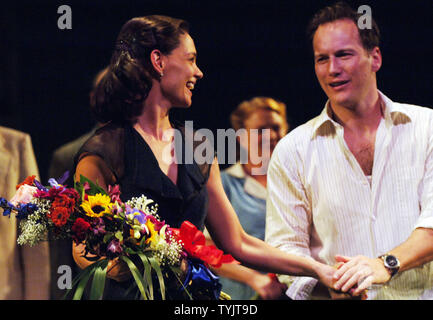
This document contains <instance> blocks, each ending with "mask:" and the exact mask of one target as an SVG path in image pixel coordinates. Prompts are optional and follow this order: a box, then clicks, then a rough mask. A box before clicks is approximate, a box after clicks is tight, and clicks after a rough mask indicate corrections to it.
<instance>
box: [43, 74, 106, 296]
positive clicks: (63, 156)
mask: <svg viewBox="0 0 433 320" xmlns="http://www.w3.org/2000/svg"><path fill="white" fill-rule="evenodd" d="M106 72H107V68H104V69H102V70H101V71H99V72H98V73H97V75H96V76H95V78H94V80H93V84H92V90H91V91H90V94H89V98H90V104H92V101H93V94H94V90H95V88H96V86H97V85H98V83H99V81H100V80H101V79H102V77H103V76H104V75H105V73H106ZM99 126H100V125H99V124H96V125H95V126H94V127H93V128H92V129H91V130H90V131H89V132H87V133H85V134H83V135H81V136H80V137H78V138H77V139H75V140H73V141H71V142H68V143H66V144H64V145H62V146H60V147H59V148H57V149H56V150H55V151H54V152H53V155H52V159H51V164H50V167H49V169H48V170H49V171H48V177H49V178H55V179H58V178H59V177H61V176H62V175H63V174H64V173H65V172H66V171H69V172H70V176H71V177H70V178H69V179H68V182H67V185H69V186H72V185H73V180H72V169H73V165H74V157H75V154H76V153H77V151H78V150H79V149H80V148H81V146H82V145H83V144H84V142H86V141H87V139H89V138H90V137H91V136H92V135H93V133H94V132H95V131H96V129H97V128H98V127H99ZM71 246H72V242H71V240H68V239H65V240H56V241H50V253H51V255H50V260H51V262H50V263H51V279H52V280H51V293H50V294H51V299H55V300H58V299H62V298H63V296H64V295H65V293H66V292H65V290H62V289H59V288H58V286H57V279H58V277H59V276H60V275H59V274H58V273H57V270H58V268H59V266H61V265H67V266H70V267H71V268H72V271H73V272H72V276H73V278H74V277H75V275H76V271H77V270H76V265H75V262H74V260H73V258H72V252H71Z"/></svg>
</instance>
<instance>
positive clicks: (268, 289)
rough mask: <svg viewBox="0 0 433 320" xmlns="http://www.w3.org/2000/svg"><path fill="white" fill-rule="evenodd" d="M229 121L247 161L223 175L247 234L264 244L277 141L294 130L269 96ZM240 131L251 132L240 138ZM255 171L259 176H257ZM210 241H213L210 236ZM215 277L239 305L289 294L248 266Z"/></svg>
mask: <svg viewBox="0 0 433 320" xmlns="http://www.w3.org/2000/svg"><path fill="white" fill-rule="evenodd" d="M230 122H231V126H232V128H233V129H235V131H236V132H239V136H238V142H239V145H240V148H241V149H242V150H241V153H242V152H244V154H245V153H246V154H247V156H248V157H247V158H246V159H247V161H246V162H244V161H241V159H239V160H238V161H237V163H236V164H234V165H232V166H231V167H229V168H227V169H225V170H224V171H222V172H221V180H222V184H223V187H224V191H225V193H226V195H227V197H228V199H229V200H230V203H231V204H232V206H233V209H234V210H235V212H236V214H237V216H238V218H239V221H240V223H241V225H242V227H243V228H244V230H245V231H246V232H247V233H248V234H250V235H251V236H254V237H256V238H259V239H261V240H264V238H265V222H266V193H267V191H266V178H267V174H266V171H267V164H268V162H269V158H270V156H271V154H272V151H273V150H274V148H275V146H276V144H277V142H278V141H279V140H280V139H281V138H282V137H283V136H285V135H286V134H287V132H288V130H289V124H288V122H287V115H286V105H285V104H284V103H282V102H280V101H277V100H275V99H273V98H270V97H254V98H252V99H250V100H248V101H243V102H242V103H241V104H239V106H238V107H237V108H236V109H235V110H234V111H233V112H232V113H231V115H230ZM240 129H245V130H246V131H244V132H242V133H241V131H240ZM264 130H268V131H269V135H266V134H264V132H265V131H264ZM254 131H255V132H254ZM254 134H257V139H254V137H253V136H254ZM258 156H260V159H258V158H257V157H258ZM238 158H240V156H238ZM256 158H257V159H256ZM253 168H256V169H258V170H259V172H256V173H254V170H253ZM206 237H207V239H208V240H210V241H211V239H210V236H209V234H208V233H206ZM214 272H216V273H217V274H218V275H219V276H220V277H221V278H220V282H221V284H222V286H223V291H224V292H226V293H227V294H229V295H230V296H231V298H232V299H234V300H247V299H252V298H255V297H257V296H258V297H260V298H261V299H279V298H283V297H284V294H283V293H284V291H285V290H286V289H287V286H286V285H285V284H283V283H280V282H279V281H278V279H277V278H276V277H275V276H273V275H272V274H266V273H263V272H259V271H256V270H254V269H251V268H248V267H245V266H243V265H238V264H225V265H223V266H222V267H221V268H218V269H214Z"/></svg>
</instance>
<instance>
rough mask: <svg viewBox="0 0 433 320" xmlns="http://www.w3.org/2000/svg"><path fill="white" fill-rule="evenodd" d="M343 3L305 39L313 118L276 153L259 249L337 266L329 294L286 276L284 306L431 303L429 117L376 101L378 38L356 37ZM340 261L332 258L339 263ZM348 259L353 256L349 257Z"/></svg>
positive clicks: (432, 121) (321, 16)
mask: <svg viewBox="0 0 433 320" xmlns="http://www.w3.org/2000/svg"><path fill="white" fill-rule="evenodd" d="M357 19H358V14H357V13H356V12H354V11H353V10H352V9H351V8H350V7H348V6H347V5H345V4H343V3H338V4H336V5H333V6H331V7H327V8H325V9H323V10H321V11H320V12H319V13H318V14H317V15H316V16H315V17H314V18H313V19H312V21H311V25H310V30H311V34H312V43H313V51H314V63H315V72H316V76H317V79H318V81H319V83H320V85H321V87H322V89H323V90H324V92H325V93H326V95H327V96H328V99H329V100H328V102H327V103H326V106H325V109H324V110H323V111H322V113H321V114H320V115H319V116H318V117H316V118H314V119H312V120H310V121H309V122H307V123H306V124H304V125H302V126H299V127H298V128H296V129H294V130H293V131H292V132H291V133H290V134H289V135H287V136H286V137H285V138H283V139H282V140H281V141H280V143H279V144H278V145H277V147H276V149H275V151H274V153H273V155H272V160H271V163H270V167H269V171H268V202H267V222H266V239H267V241H268V242H269V243H270V244H271V245H274V246H276V247H278V248H280V249H282V250H284V251H287V252H291V253H297V254H300V255H304V256H311V257H312V258H314V259H317V260H319V261H322V262H326V263H328V264H330V265H336V264H337V263H344V264H343V266H341V267H340V268H339V270H338V271H337V272H336V274H335V280H336V283H335V287H334V289H335V290H336V291H333V290H329V292H327V290H325V291H322V292H321V288H319V286H316V284H317V281H316V280H314V279H311V278H293V279H291V280H292V283H291V285H290V287H289V289H288V291H287V292H286V293H287V295H288V296H289V297H290V298H292V299H309V298H315V297H316V298H317V297H319V298H325V295H324V294H326V297H332V298H335V297H337V294H336V292H337V291H340V292H350V293H351V294H352V295H359V294H361V293H362V292H363V291H364V290H365V289H367V288H368V287H370V285H371V284H372V283H374V284H385V283H386V285H378V286H374V287H373V288H372V289H370V290H369V291H368V292H367V295H368V298H369V299H418V298H433V273H432V272H431V268H432V266H433V265H432V264H431V263H427V262H428V261H430V260H432V258H433V245H432V244H433V230H432V228H433V197H432V196H433V152H432V151H433V112H432V110H430V109H427V108H422V107H418V106H413V105H407V104H400V103H395V102H393V101H391V100H390V99H389V98H387V97H386V96H385V95H384V94H382V93H381V92H379V91H378V89H377V82H376V72H377V71H378V70H379V69H380V67H381V64H382V56H381V52H380V49H379V29H378V28H377V25H376V24H375V23H374V21H373V23H372V28H370V29H363V30H361V29H358V27H357ZM341 254H342V255H344V256H342V255H341ZM352 257H353V258H352Z"/></svg>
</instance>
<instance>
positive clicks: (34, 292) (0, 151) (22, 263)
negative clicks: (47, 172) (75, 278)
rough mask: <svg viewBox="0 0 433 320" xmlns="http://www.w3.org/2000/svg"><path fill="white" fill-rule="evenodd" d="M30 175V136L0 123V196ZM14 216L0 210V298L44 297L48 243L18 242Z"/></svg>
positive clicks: (34, 166) (33, 166) (35, 169)
mask: <svg viewBox="0 0 433 320" xmlns="http://www.w3.org/2000/svg"><path fill="white" fill-rule="evenodd" d="M30 175H36V176H37V177H38V176H39V171H38V167H37V163H36V158H35V155H34V152H33V146H32V142H31V138H30V136H29V135H28V134H26V133H23V132H20V131H17V130H14V129H9V128H5V127H0V196H1V197H4V198H6V199H8V200H9V199H11V197H12V196H13V195H14V194H15V191H16V189H15V187H16V185H17V184H19V183H20V182H22V181H23V180H24V179H25V178H26V177H27V176H30ZM0 211H2V210H0ZM14 216H15V215H14V214H11V217H10V218H7V217H3V216H1V214H0V299H2V300H5V299H8V300H10V299H13V300H21V299H26V300H33V299H48V298H49V282H50V272H49V271H50V270H49V269H50V267H49V252H48V243H47V242H44V243H41V244H40V245H37V246H34V247H28V246H20V245H18V244H17V230H18V227H17V221H16V219H15V217H14Z"/></svg>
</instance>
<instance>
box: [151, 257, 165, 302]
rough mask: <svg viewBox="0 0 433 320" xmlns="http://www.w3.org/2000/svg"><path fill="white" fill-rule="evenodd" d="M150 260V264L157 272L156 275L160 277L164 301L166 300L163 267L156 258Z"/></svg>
mask: <svg viewBox="0 0 433 320" xmlns="http://www.w3.org/2000/svg"><path fill="white" fill-rule="evenodd" d="M148 259H149V261H150V264H151V266H152V268H153V270H155V272H156V275H157V276H158V281H159V287H160V291H161V297H162V300H165V283H164V277H163V275H162V271H161V266H160V265H159V262H158V261H157V260H156V258H154V257H149V258H148Z"/></svg>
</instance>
